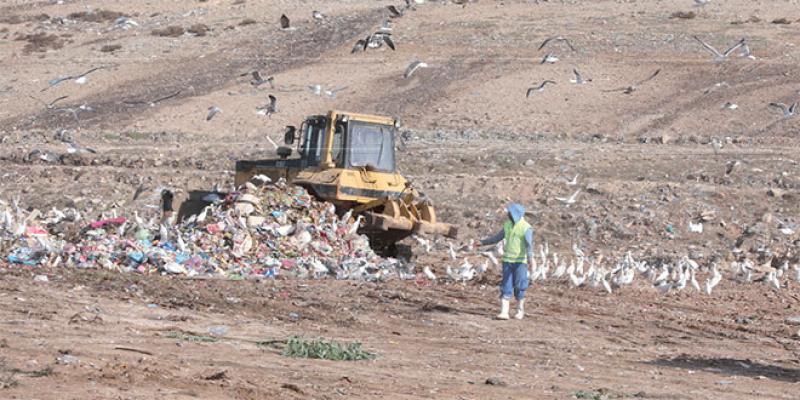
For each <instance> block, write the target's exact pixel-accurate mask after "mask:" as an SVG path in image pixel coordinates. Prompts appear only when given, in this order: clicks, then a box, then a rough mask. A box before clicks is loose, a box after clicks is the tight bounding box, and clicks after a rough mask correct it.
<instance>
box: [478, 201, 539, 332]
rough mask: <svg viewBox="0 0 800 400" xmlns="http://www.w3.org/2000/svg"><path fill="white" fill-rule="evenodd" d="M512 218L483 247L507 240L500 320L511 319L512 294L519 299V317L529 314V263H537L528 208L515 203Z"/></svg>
mask: <svg viewBox="0 0 800 400" xmlns="http://www.w3.org/2000/svg"><path fill="white" fill-rule="evenodd" d="M506 211H507V212H508V219H507V220H506V221H505V223H504V224H503V229H502V230H501V231H500V232H498V233H497V234H495V235H494V236H491V237H489V238H486V239H483V240H481V241H480V245H481V246H487V245H492V244H497V243H499V242H500V241H501V240H504V241H505V243H504V246H503V279H502V280H501V281H500V314H498V315H497V319H508V309H509V307H510V306H511V296H512V295H513V296H514V297H515V298H516V299H517V313H516V314H515V315H514V318H516V319H522V318H523V317H524V316H525V289H527V288H528V265H529V264H532V262H533V228H532V227H531V225H530V224H529V223H528V221H525V218H524V216H525V207H523V206H522V205H521V204H517V203H512V204H510V205H509V206H508V207H507V208H506Z"/></svg>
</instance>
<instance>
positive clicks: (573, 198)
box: [556, 189, 581, 206]
mask: <svg viewBox="0 0 800 400" xmlns="http://www.w3.org/2000/svg"><path fill="white" fill-rule="evenodd" d="M580 192H581V190H580V189H578V190H576V191H575V193H573V194H572V196H569V197H567V198H564V197H556V200H558V201H560V202H562V203H564V204H565V205H567V206H569V205H570V204H575V201H576V199H577V198H578V194H579V193H580Z"/></svg>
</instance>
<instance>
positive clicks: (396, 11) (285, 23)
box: [206, 0, 461, 122]
mask: <svg viewBox="0 0 800 400" xmlns="http://www.w3.org/2000/svg"><path fill="white" fill-rule="evenodd" d="M423 2H424V0H405V5H404V6H395V5H389V6H387V7H386V9H387V10H388V11H389V13H390V15H389V19H387V20H384V21H383V23H382V24H381V25H380V26H379V27H378V28H377V29H376V30H375V31H374V32H373V33H372V34H369V35H367V36H366V37H365V38H363V39H358V40H357V41H356V43H355V45H354V46H353V48H352V50H351V51H350V53H351V54H355V53H358V52H366V51H368V50H370V49H378V48H381V47H383V46H384V45H386V46H387V47H388V48H389V49H391V50H392V51H394V50H395V49H396V46H395V43H394V41H393V40H392V27H391V20H392V19H395V18H400V17H402V16H403V15H405V13H406V12H407V11H409V10H416V8H415V4H422V3H423ZM459 4H461V3H459ZM311 17H312V19H313V20H314V21H315V22H316V23H325V22H326V21H327V18H328V17H327V16H326V15H325V14H323V13H322V12H320V11H318V10H313V11H312V12H311ZM279 22H280V27H281V30H294V29H295V27H293V26H292V24H291V20H290V19H289V17H287V16H286V14H282V15H281V17H280V21H279ZM427 67H428V64H427V63H425V62H422V61H419V60H416V61H412V62H411V63H410V64H409V65H408V67H407V68H406V70H405V72H404V73H403V77H404V78H405V79H408V78H410V77H411V76H412V75H413V74H414V73H415V72H416V71H417V70H419V69H420V68H427ZM240 76H251V77H252V79H251V80H250V84H251V85H252V86H253V87H255V88H259V87H260V86H261V85H264V84H269V86H270V88H271V89H276V87H275V77H274V76H268V77H266V78H264V77H263V76H262V75H261V72H260V71H258V70H254V71H250V72H246V73H243V74H242V75H240ZM345 89H347V87H346V86H342V87H337V88H325V87H324V86H323V85H321V84H315V85H309V86H308V90H310V91H311V93H312V94H314V95H317V96H321V95H323V94H325V95H326V96H327V97H329V98H336V94H337V93H338V92H341V91H343V90H345ZM268 99H269V102H268V103H267V104H266V105H264V106H261V107H257V108H256V113H257V114H258V115H266V116H267V117H269V116H271V115H272V114H275V113H277V112H278V108H277V98H276V97H275V95H273V94H270V95H268ZM221 112H222V109H221V108H219V107H218V106H211V107H209V108H208V114H207V115H206V121H207V122H208V121H211V120H212V119H214V117H215V116H216V115H217V114H219V113H221Z"/></svg>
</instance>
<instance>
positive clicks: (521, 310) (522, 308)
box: [514, 299, 525, 319]
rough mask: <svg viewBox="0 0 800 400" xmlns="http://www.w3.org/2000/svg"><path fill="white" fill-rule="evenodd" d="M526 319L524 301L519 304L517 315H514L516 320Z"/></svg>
mask: <svg viewBox="0 0 800 400" xmlns="http://www.w3.org/2000/svg"><path fill="white" fill-rule="evenodd" d="M524 317H525V299H522V300H520V301H519V303H518V304H517V313H516V314H514V318H515V319H522V318H524Z"/></svg>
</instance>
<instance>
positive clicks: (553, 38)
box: [538, 36, 575, 51]
mask: <svg viewBox="0 0 800 400" xmlns="http://www.w3.org/2000/svg"><path fill="white" fill-rule="evenodd" d="M553 41H556V42H564V43H566V44H567V46H569V49H570V50H572V51H575V48H574V47H572V43H571V42H570V41H569V39H567V38H565V37H563V36H552V37H549V38H547V39H545V40H544V41H543V42H542V44H541V45H539V49H538V50H541V49H543V48H544V46H547V44H548V43H550V42H553Z"/></svg>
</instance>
